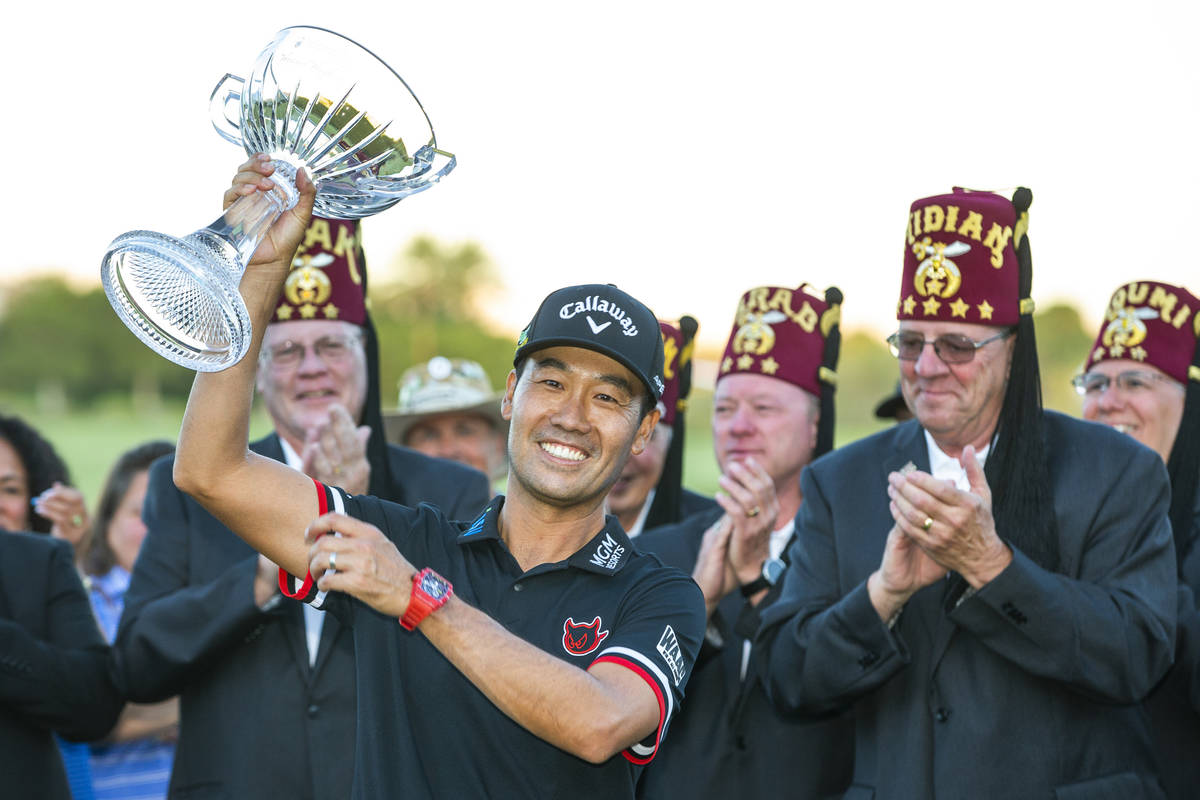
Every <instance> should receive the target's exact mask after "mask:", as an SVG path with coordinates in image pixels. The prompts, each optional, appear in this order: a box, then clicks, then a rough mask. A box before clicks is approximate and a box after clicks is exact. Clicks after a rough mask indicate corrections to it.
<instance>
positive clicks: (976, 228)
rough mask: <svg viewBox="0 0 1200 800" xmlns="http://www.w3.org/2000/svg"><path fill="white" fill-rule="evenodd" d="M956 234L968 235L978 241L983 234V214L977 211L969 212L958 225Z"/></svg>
mask: <svg viewBox="0 0 1200 800" xmlns="http://www.w3.org/2000/svg"><path fill="white" fill-rule="evenodd" d="M958 235H959V236H969V237H971V238H972V239H974V240H975V241H977V242H978V241H979V237H980V236H982V235H983V215H982V214H980V213H979V212H978V211H971V212H969V213H968V214H967V218H966V219H964V220H963V223H962V225H959V226H958Z"/></svg>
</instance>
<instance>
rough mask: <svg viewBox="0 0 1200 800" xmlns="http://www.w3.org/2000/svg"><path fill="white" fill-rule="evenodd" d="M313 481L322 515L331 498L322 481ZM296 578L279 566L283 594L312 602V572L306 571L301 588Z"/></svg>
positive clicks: (327, 509) (319, 512)
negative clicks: (297, 584) (297, 585)
mask: <svg viewBox="0 0 1200 800" xmlns="http://www.w3.org/2000/svg"><path fill="white" fill-rule="evenodd" d="M312 482H313V484H314V485H315V486H316V487H317V516H321V515H323V514H325V513H326V512H328V511H329V500H328V499H327V498H326V497H325V487H324V486H322V485H321V482H320V481H318V480H317V479H316V478H313V479H312ZM322 535H324V534H322ZM317 538H318V539H319V538H321V537H320V536H318V537H317ZM296 580H297V578H296V577H295V576H294V575H292V574H291V573H290V572H288V571H287V570H286V569H284V568H283V567H280V568H279V591H280V592H281V593H282V594H283V596H284V597H290V598H292V599H293V600H299V601H300V602H302V603H308V602H311V601H312V599H313V598H314V597H316V596H317V582H316V581H315V580H313V576H312V573H311V572H305V573H304V582H303V583H301V584H300V586H299V588H296Z"/></svg>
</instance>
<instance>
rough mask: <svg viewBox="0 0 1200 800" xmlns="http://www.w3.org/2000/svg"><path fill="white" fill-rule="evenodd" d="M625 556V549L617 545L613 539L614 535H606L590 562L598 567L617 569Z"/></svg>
mask: <svg viewBox="0 0 1200 800" xmlns="http://www.w3.org/2000/svg"><path fill="white" fill-rule="evenodd" d="M623 555H625V548H624V547H623V546H621V545H619V544H617V540H616V539H614V538H613V537H612V534H610V533H606V534H604V538H603V539H602V540H601V541H600V544H599V546H598V547H597V548H596V552H594V553H592V557H591V558H590V559H589V560H590V561H591V562H592V563H593V564H595V565H596V566H597V567H604V568H605V569H616V568H617V564H619V563H620V562H621V556H623Z"/></svg>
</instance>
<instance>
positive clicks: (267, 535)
mask: <svg viewBox="0 0 1200 800" xmlns="http://www.w3.org/2000/svg"><path fill="white" fill-rule="evenodd" d="M273 171H274V168H273V167H272V166H271V163H270V162H269V161H268V160H267V159H266V157H265V156H262V155H258V156H255V157H253V158H251V159H250V160H249V161H247V162H246V163H245V164H243V165H242V166H241V168H240V170H239V172H238V173H237V175H236V176H235V177H234V180H233V185H232V186H231V188H230V189H228V190H227V191H226V192H225V205H226V208H229V207H230V206H231V205H232V204H233V203H234V201H235V200H238V199H239V198H241V197H246V196H250V195H253V194H255V193H256V192H269V191H271V189H272V188H273V187H274V184H273V183H272V181H271V180H270V178H269V177H268V176H270V174H271V173H272V172H273ZM296 188H297V189H299V190H300V201H299V202H298V203H297V205H296V206H295V207H294V208H292V209H290V210H288V211H285V212H284V213H283V214H282V216H280V218H279V219H278V220H277V221H276V222H275V224H274V225H272V226H271V229H270V231H268V233H267V236H266V238H265V239H264V241H263V243H262V244H261V245H260V246H259V248H258V250H257V251H256V252H255V253H254V256H253V257H252V258H251V259H250V264H249V266H247V268H246V272H245V274H244V275H243V276H242V281H241V287H240V288H241V294H242V298H243V299H244V300H245V302H246V308H247V310H248V311H249V313H250V324H251V326H252V328H253V338H252V340H251V344H250V350H249V352H248V353H247V354H246V357H245V358H243V359H242V360H241V362H239V363H238V364H236V365H234V366H233V367H230V368H229V369H227V370H225V371H223V372H210V373H199V374H197V376H196V381H195V383H193V384H192V392H191V395H190V396H189V398H188V405H187V411H186V412H185V413H184V417H183V426H182V428H181V429H180V432H179V448H178V451H177V453H176V457H175V474H174V477H175V484H176V485H177V486H178V487H179V488H180V489H182V490H183V491H185V492H187V493H188V494H190V495H191V496H192V497H194V498H196V500H197V501H198V502H199V503H200V504H201V505H203V506H204V507H205V508H206V509H208V511H209V512H211V513H212V514H213V516H215V517H217V518H218V519H220V520H221V521H222V522H223V523H225V525H226V526H228V527H229V529H230V530H232V531H233V532H234V533H236V534H237V535H238V536H240V537H242V538H243V539H245V540H246V541H247V542H248V543H249V544H250V545H251V546H252V547H254V549H256V550H258V551H259V552H260V553H263V554H265V555H266V556H267V557H268V558H270V559H271V560H272V561H275V562H276V563H277V564H279V565H280V566H281V567H283V568H284V569H286V570H288V571H289V572H292V573H295V574H300V575H303V574H304V570H305V568H306V566H307V563H308V557H307V553H308V548H307V546H306V545H305V544H304V540H303V536H302V532H303V531H304V529H305V527H306V526H307V525H308V523H309V522H310V521H311V520H312V519H313V517H315V516H316V515H317V513H318V510H317V503H316V494H315V492H314V491H313V483H312V480H311V479H310V478H308V477H306V476H305V475H303V474H301V473H300V472H297V471H295V470H292V469H290V468H289V467H287V466H285V465H284V464H280V463H279V462H277V461H274V460H272V459H269V458H264V457H262V456H259V455H257V454H255V453H252V452H250V450H249V449H248V448H247V446H246V443H247V441H248V440H249V428H250V403H251V399H252V396H253V392H254V373H255V366H256V362H257V361H258V352H259V349H260V348H261V347H262V338H263V331H264V329H265V328H266V326H267V322H268V321H269V319H270V315H271V311H272V309H273V307H274V304H275V302H276V300H277V298H278V297H279V292H280V290H281V289H282V286H283V281H284V279H285V278H286V277H287V274H288V271H289V268H290V265H291V261H292V256H293V254H294V253H295V251H296V248H297V246H298V245H299V243H300V239H301V237H302V236H303V235H304V230H305V228H306V227H307V225H308V222H309V219H310V218H311V216H312V205H313V197H314V196H315V190H314V187H313V185H312V182H311V181H310V180H309V179H308V176H307V174H306V173H305V172H304V171H303V170H300V171H299V172H297V175H296ZM228 213H231V212H227V214H228Z"/></svg>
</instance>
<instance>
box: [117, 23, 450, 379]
mask: <svg viewBox="0 0 1200 800" xmlns="http://www.w3.org/2000/svg"><path fill="white" fill-rule="evenodd" d="M209 110H210V114H211V116H212V122H213V127H214V128H216V130H217V133H219V134H220V135H221V136H222V137H224V138H225V139H227V140H229V141H230V142H233V143H234V144H238V145H241V146H242V147H244V148H245V150H246V152H247V153H248V154H253V153H259V152H262V153H267V154H268V155H269V156H270V157H271V158H272V159H273V161H274V162H275V172H274V174H273V175H272V176H271V178H272V180H273V181H274V182H275V184H276V186H275V188H274V189H273V190H272V191H270V192H255V193H254V194H252V195H249V196H247V197H242V198H239V199H238V200H237V201H236V202H234V203H233V205H231V206H230V207H229V208H228V209H227V210H226V211H225V213H224V214H222V215H221V216H220V217H219V218H218V219H217V220H216V221H215V222H214V223H212V224H211V225H209V226H208V227H207V228H203V229H201V230H198V231H196V232H195V233H193V234H191V235H190V236H186V237H184V238H176V237H173V236H167V235H165V234H161V233H155V232H153V231H130V232H128V233H125V234H123V235H121V236H118V237H117V238H116V239H114V240H113V242H112V244H111V245H109V248H108V252H106V253H105V254H104V259H103V261H102V263H101V280H102V282H103V284H104V291H105V293H106V294H107V295H108V301H109V303H110V304H111V305H112V307H113V308H114V309H115V310H116V312H117V315H118V316H119V317H120V318H121V321H122V322H124V323H125V325H126V327H128V328H129V329H130V330H131V331H133V333H135V334H136V335H137V337H138V338H139V339H141V340H142V341H143V342H144V343H145V344H146V345H147V346H148V347H150V348H151V349H152V350H154V351H155V352H157V353H158V354H159V355H161V356H163V357H164V358H167V359H169V360H171V361H173V362H175V363H176V364H179V365H181V366H184V367H187V368H188V369H193V370H198V371H201V372H217V371H220V370H223V369H226V368H228V367H231V366H233V365H234V364H236V363H237V362H238V361H240V360H241V359H242V357H243V356H244V355H245V354H246V351H247V350H248V349H249V346H250V318H249V315H248V313H247V311H246V306H245V303H243V301H242V297H241V295H240V294H239V292H238V283H239V281H240V280H241V277H242V273H243V272H244V271H245V269H246V264H247V263H248V262H249V260H250V256H251V255H252V254H253V253H254V251H255V249H257V247H258V245H259V243H260V242H261V241H262V238H263V236H265V235H266V232H267V231H268V230H269V229H270V227H271V225H272V224H273V223H274V222H275V220H276V219H278V218H279V216H280V214H282V213H283V212H285V211H287V210H288V209H290V208H291V207H292V206H294V205H295V204H296V201H297V200H298V199H299V193H298V192H297V191H296V188H295V176H296V172H297V170H301V169H304V170H307V171H308V174H309V175H310V177H311V178H312V180H313V183H314V184H315V185H316V188H317V196H316V201H315V208H314V213H316V214H317V215H319V216H323V217H331V218H335V219H360V218H362V217H366V216H370V215H371V214H376V213H378V212H380V211H383V210H384V209H386V208H389V207H391V206H393V205H395V204H396V203H398V202H399V201H400V200H402V199H403V198H405V197H407V196H408V195H410V194H415V193H416V192H420V191H423V190H425V189H428V188H429V187H430V186H432V185H433V184H435V183H437V182H438V181H439V180H441V178H442V177H443V176H445V175H446V174H447V173H449V172H450V170H452V169H454V166H455V163H456V161H455V158H454V156H453V155H452V154H450V153H447V152H444V151H442V150H439V149H438V147H437V140H436V138H435V137H434V133H433V126H432V124H431V123H430V122H429V117H428V115H426V113H425V109H424V108H423V107H422V106H421V103H420V101H419V100H417V97H416V95H415V94H413V92H412V90H411V89H410V88H409V87H408V84H407V83H405V82H404V79H403V78H401V77H400V76H399V75H397V74H396V73H395V71H393V70H392V69H391V67H389V66H388V65H387V64H385V63H384V62H383V61H381V60H380V59H379V58H378V57H377V56H375V55H374V54H373V53H371V52H370V51H369V50H367V49H366V48H364V47H362V46H361V45H359V44H357V43H355V42H353V41H351V40H350V39H347V38H346V37H344V36H341V35H340V34H337V33H334V32H332V31H328V30H324V29H322V28H313V27H307V26H297V27H291V28H285V29H284V30H282V31H280V32H279V33H278V34H277V35H276V37H275V39H274V41H272V42H271V43H270V44H269V45H267V47H266V49H264V50H263V51H262V53H260V54H259V56H258V59H257V60H256V61H255V63H254V67H253V69H252V70H251V73H250V77H249V79H242V78H238V77H236V76H234V75H226V76H225V77H224V78H222V79H221V81H220V82H219V83H218V84H217V86H216V88H215V89H214V90H213V93H212V97H211V99H210V106H209Z"/></svg>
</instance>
